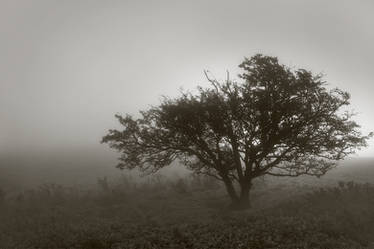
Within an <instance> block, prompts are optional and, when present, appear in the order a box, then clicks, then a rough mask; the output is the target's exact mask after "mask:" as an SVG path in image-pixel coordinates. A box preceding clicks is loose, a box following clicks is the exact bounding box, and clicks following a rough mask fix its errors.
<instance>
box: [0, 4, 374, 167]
mask: <svg viewBox="0 0 374 249" xmlns="http://www.w3.org/2000/svg"><path fill="white" fill-rule="evenodd" d="M0 5H1V7H0V34H1V39H0V54H1V56H0V117H1V118H0V153H1V155H2V158H4V157H7V158H9V157H12V158H20V157H22V156H24V155H32V156H33V157H34V158H35V157H36V158H40V157H45V156H46V154H48V153H52V154H54V155H59V154H61V153H62V154H63V152H64V151H65V152H66V153H67V152H71V151H81V150H85V151H92V153H86V154H85V155H87V156H88V157H89V156H90V155H93V156H97V152H99V153H103V154H105V155H106V156H108V157H107V158H108V160H106V161H105V162H102V163H103V164H106V163H107V164H108V165H105V167H112V166H113V165H109V164H112V163H113V164H114V163H115V156H116V155H115V154H114V153H112V152H110V151H109V149H108V148H106V146H105V145H101V144H100V143H99V142H100V139H101V137H102V136H103V135H104V134H105V133H106V131H107V130H108V129H109V128H113V127H117V124H116V121H115V119H114V117H113V115H114V114H115V113H121V114H124V113H130V114H136V113H137V111H138V110H140V109H145V108H147V107H148V106H149V105H152V104H157V103H158V101H159V100H160V98H161V96H162V95H168V96H174V95H176V94H178V92H179V89H180V88H184V89H194V88H195V87H196V86H197V85H206V84H207V83H206V80H205V79H204V74H203V70H205V69H206V70H210V71H211V72H212V73H213V74H214V75H215V76H216V77H217V78H223V77H224V76H225V73H226V70H229V71H230V72H231V75H232V77H233V78H235V75H236V74H237V73H238V72H239V71H238V69H237V65H238V64H239V63H240V62H241V61H242V60H243V58H244V57H245V56H247V57H250V56H252V55H253V54H255V53H258V52H261V53H264V54H267V55H275V56H278V57H279V59H280V61H281V62H282V63H285V64H286V65H289V66H291V67H295V68H298V67H304V68H307V69H310V70H312V71H313V72H316V73H319V72H323V73H325V74H326V80H327V81H328V82H329V83H330V86H331V87H339V88H341V89H344V90H346V91H348V92H350V93H351V95H352V101H351V106H352V108H353V109H354V110H355V111H356V112H358V114H359V115H358V116H357V117H356V120H357V121H358V122H359V123H360V124H361V125H362V130H363V131H364V132H368V131H370V130H373V129H372V124H373V122H374V120H373V119H374V118H373V115H372V113H373V112H372V109H371V108H372V106H373V105H374V99H373V97H372V93H373V92H374V85H373V83H372V65H373V64H372V58H373V56H374V54H373V53H374V51H373V47H372V44H373V42H374V31H373V29H372V24H373V23H374V17H373V15H372V10H373V8H374V4H373V3H372V2H371V1H358V2H357V1H328V2H326V1H296V0H295V1H291V0H287V1H183V2H182V1H157V2H156V1H82V0H76V1H51V0H48V1H47V0H45V1H43V0H34V1H13V0H2V1H1V3H0ZM373 152H374V144H373V142H372V141H371V142H370V146H369V147H368V148H366V149H363V150H362V151H360V152H358V154H357V155H356V156H359V157H368V156H372V155H373ZM110 158H113V160H111V159H110ZM2 166H4V165H2Z"/></svg>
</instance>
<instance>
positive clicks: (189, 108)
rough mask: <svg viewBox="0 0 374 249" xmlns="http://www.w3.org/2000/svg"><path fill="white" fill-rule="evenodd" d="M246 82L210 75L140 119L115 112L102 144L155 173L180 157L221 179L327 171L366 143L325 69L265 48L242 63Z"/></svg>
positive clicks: (124, 163)
mask: <svg viewBox="0 0 374 249" xmlns="http://www.w3.org/2000/svg"><path fill="white" fill-rule="evenodd" d="M239 67H240V68H241V69H242V70H243V73H242V74H240V75H239V78H240V81H241V83H238V82H236V81H233V80H230V79H227V80H226V81H225V82H218V81H217V80H215V79H211V78H209V77H207V79H208V80H209V81H210V83H211V87H210V88H202V87H199V88H198V93H196V94H192V93H189V92H186V93H182V94H181V96H179V97H177V98H165V99H164V100H163V102H162V103H161V104H160V105H159V106H155V107H152V108H150V109H149V110H146V111H142V112H140V113H141V118H138V119H134V118H133V117H132V116H130V115H126V116H124V117H123V116H120V115H116V118H117V119H118V120H119V122H120V123H121V124H122V125H123V130H110V131H109V133H108V134H107V135H106V136H104V137H103V140H102V142H105V143H109V145H110V146H111V147H112V148H115V149H117V150H118V151H120V152H121V153H122V154H121V157H120V158H119V160H120V163H119V164H118V167H119V168H121V169H123V168H129V169H132V168H135V167H138V168H140V169H142V170H151V171H156V170H158V169H160V168H162V167H164V166H166V165H169V164H170V163H171V162H172V161H174V160H176V159H179V160H180V161H181V162H183V163H184V164H185V165H187V166H188V167H189V168H190V169H192V170H194V171H195V172H198V173H205V174H208V175H212V176H215V177H217V178H219V179H222V180H225V179H226V180H227V179H231V180H237V181H238V182H240V183H245V182H250V181H251V180H252V179H253V178H255V177H258V176H262V175H277V176H298V175H301V174H309V175H316V176H321V175H323V174H324V173H326V171H327V170H329V169H331V168H332V167H333V166H334V162H335V161H336V160H340V159H342V158H344V157H345V156H347V155H349V154H351V153H353V152H354V150H355V149H357V148H359V147H361V146H365V145H366V140H367V139H368V137H369V136H363V135H362V134H361V133H360V131H359V130H358V128H359V125H358V124H357V123H356V122H354V121H353V120H352V119H351V117H352V114H351V113H349V112H344V106H347V105H349V99H350V95H349V94H348V93H347V92H344V91H342V90H339V89H336V88H335V89H332V90H329V89H327V88H326V84H325V82H324V81H323V79H322V76H321V75H313V74H312V73H311V72H310V71H307V70H304V69H298V70H291V69H290V68H289V67H287V66H285V65H281V64H279V62H278V59H277V58H276V57H269V56H264V55H261V54H258V55H255V56H253V57H251V58H246V59H245V60H244V61H243V63H241V64H240V65H239Z"/></svg>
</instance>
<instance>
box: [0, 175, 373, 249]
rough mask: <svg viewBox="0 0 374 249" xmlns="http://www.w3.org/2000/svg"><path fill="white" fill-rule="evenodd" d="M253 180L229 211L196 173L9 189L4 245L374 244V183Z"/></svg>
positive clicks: (352, 248) (252, 248) (215, 187)
mask: <svg viewBox="0 0 374 249" xmlns="http://www.w3.org/2000/svg"><path fill="white" fill-rule="evenodd" d="M254 188H255V189H254V191H253V198H252V199H253V203H254V204H255V205H254V206H253V207H252V208H251V209H250V210H247V211H232V210H230V209H229V208H228V207H227V202H226V196H225V190H224V188H223V186H221V185H219V184H218V183H217V182H214V181H213V180H211V179H210V178H207V177H197V176H194V177H192V178H185V179H179V180H174V181H171V180H165V179H162V178H160V177H151V178H149V179H148V180H147V181H144V182H143V183H139V182H136V181H132V180H131V179H130V178H127V177H123V178H122V180H121V181H120V182H117V183H112V182H109V180H108V179H106V178H101V179H99V180H98V189H97V190H95V191H94V190H90V191H83V190H82V189H77V188H65V187H61V186H58V185H53V184H49V185H43V186H42V187H40V188H38V189H35V190H32V191H27V192H23V193H22V194H19V195H13V196H10V195H5V194H6V193H4V196H5V197H4V198H3V199H4V201H3V202H2V203H1V204H0V205H1V207H0V209H1V213H0V219H1V221H2V222H1V223H0V229H1V231H2V232H1V234H0V243H1V244H0V248H7V249H8V248H9V249H11V248H31V249H36V248H51V249H52V248H59V249H60V248H81V249H83V248H87V249H88V248H103V249H104V248H105V249H106V248H110V249H119V248H129V249H130V248H131V249H132V248H139V249H140V248H144V249H145V248H160V249H161V248H162V249H164V248H165V249H167V248H170V249H171V248H199V249H200V248H201V249H204V248H225V249H230V248H233V249H234V248H235V249H237V248H248V249H260V248H269V249H270V248H272V249H276V248H277V249H278V248H279V249H280V248H290V249H291V248H292V249H293V248H302V249H309V248H313V249H315V248H320V249H326V248H342V249H343V248H347V249H348V248H349V249H356V248H357V249H359V248H373V242H374V239H373V238H374V186H373V185H371V184H361V183H360V184H359V183H354V182H339V183H337V184H335V185H330V186H325V187H321V188H317V187H316V186H300V185H295V184H288V185H285V184H283V185H279V184H278V183H268V184H266V185H265V184H262V183H261V182H257V184H256V185H255V187H254ZM20 196H21V197H20Z"/></svg>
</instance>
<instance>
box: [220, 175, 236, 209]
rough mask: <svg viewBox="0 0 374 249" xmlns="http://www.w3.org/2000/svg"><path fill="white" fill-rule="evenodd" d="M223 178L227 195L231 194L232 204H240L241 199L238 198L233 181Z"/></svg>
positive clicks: (226, 177)
mask: <svg viewBox="0 0 374 249" xmlns="http://www.w3.org/2000/svg"><path fill="white" fill-rule="evenodd" d="M222 178H223V182H224V183H225V187H226V190H227V193H228V194H229V196H230V198H231V202H232V204H236V203H238V202H239V197H238V195H237V193H236V191H235V188H234V185H233V183H232V181H231V179H230V178H229V177H228V176H224V177H222Z"/></svg>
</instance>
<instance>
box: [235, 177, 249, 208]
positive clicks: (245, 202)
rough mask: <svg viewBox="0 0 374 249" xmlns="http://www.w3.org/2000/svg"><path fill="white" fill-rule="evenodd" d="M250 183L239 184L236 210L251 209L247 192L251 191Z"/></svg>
mask: <svg viewBox="0 0 374 249" xmlns="http://www.w3.org/2000/svg"><path fill="white" fill-rule="evenodd" d="M251 187H252V183H251V182H241V183H240V198H239V203H238V208H240V209H247V208H250V207H251V203H250V199H249V192H250V190H251Z"/></svg>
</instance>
